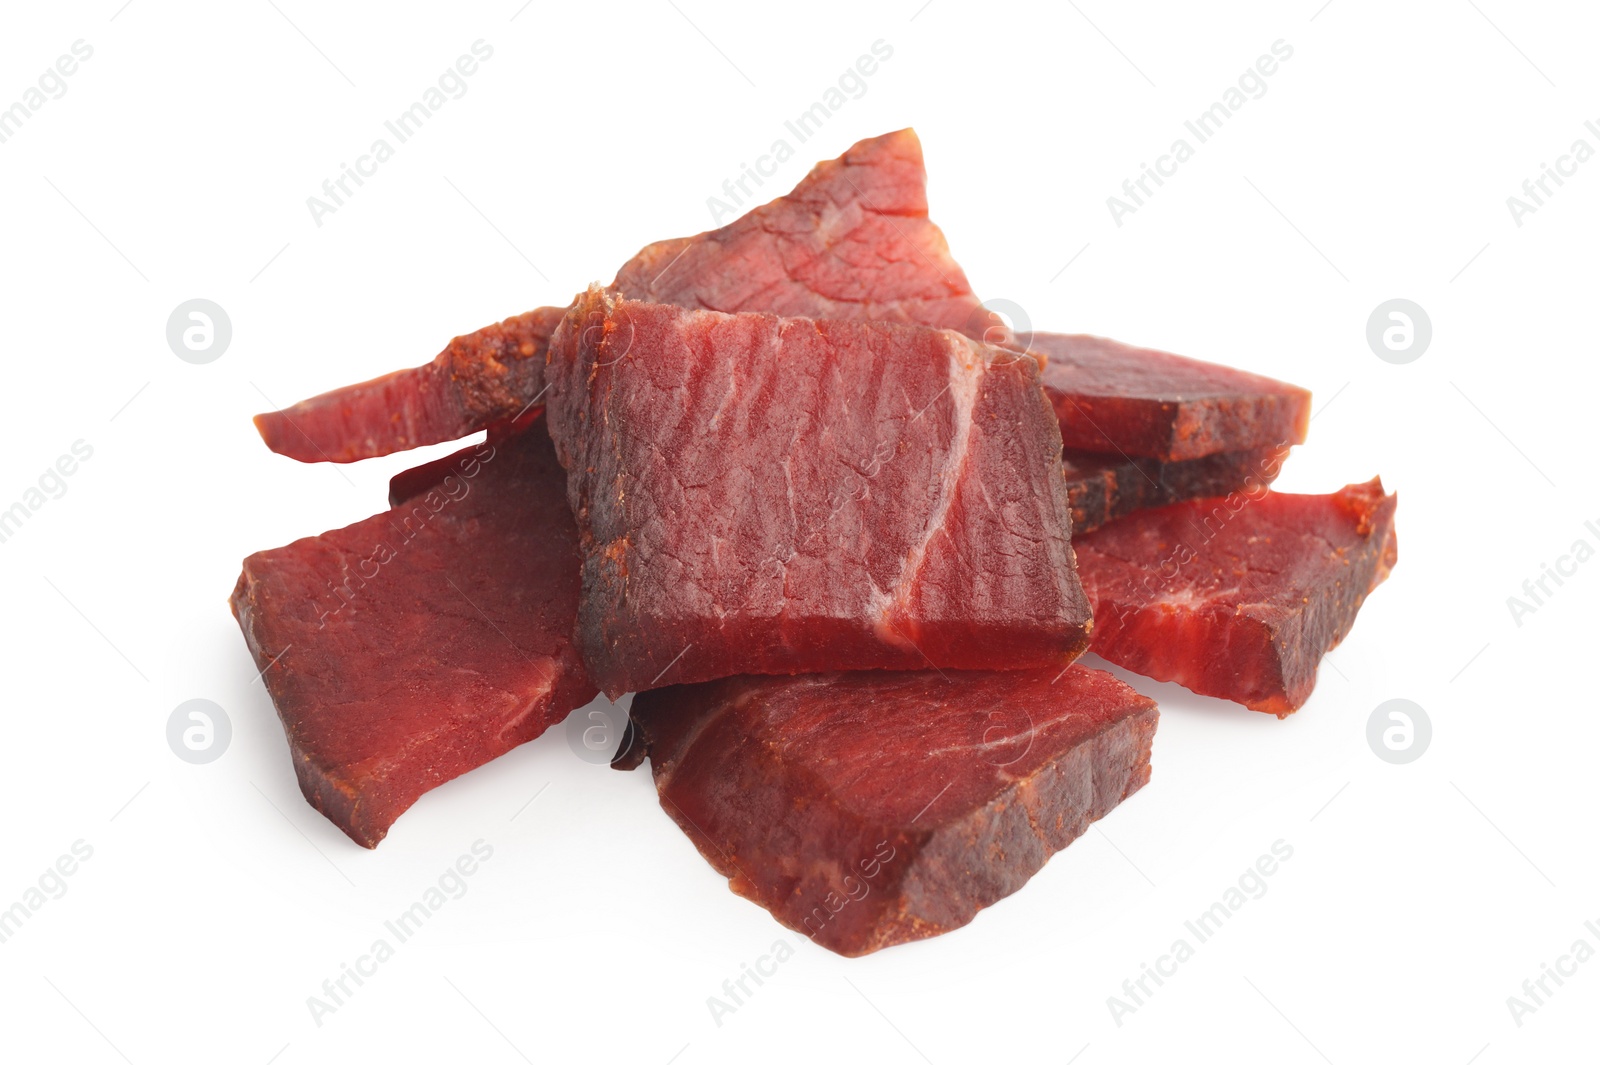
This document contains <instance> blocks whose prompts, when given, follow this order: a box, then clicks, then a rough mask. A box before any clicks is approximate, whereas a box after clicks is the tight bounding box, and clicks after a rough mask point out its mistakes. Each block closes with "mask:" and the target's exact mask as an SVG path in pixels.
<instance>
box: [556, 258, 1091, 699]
mask: <svg viewBox="0 0 1600 1065" xmlns="http://www.w3.org/2000/svg"><path fill="white" fill-rule="evenodd" d="M550 351H551V360H550V365H549V368H548V374H549V379H550V398H549V407H548V411H549V419H550V432H551V435H552V437H553V438H554V439H555V441H556V449H557V453H558V454H559V455H560V456H561V460H562V463H563V465H565V466H566V468H567V471H568V477H569V482H568V498H569V500H570V502H571V504H572V507H573V511H574V513H576V514H577V515H578V524H579V528H580V530H581V531H582V535H583V550H584V574H583V584H584V592H583V604H582V607H581V608H580V611H579V617H578V630H577V631H578V641H579V645H580V646H581V647H582V649H583V655H584V661H585V662H586V663H587V664H588V666H589V669H590V672H591V674H592V675H593V676H594V678H595V682H596V683H597V684H599V685H600V687H601V689H602V690H603V691H605V692H607V693H608V694H610V695H612V697H613V698H615V697H616V696H617V695H620V694H621V693H623V692H627V691H643V690H645V689H648V688H653V687H659V686H662V685H666V684H678V683H691V682H694V681H701V680H710V679H714V678H716V677H723V676H728V675H731V674H735V673H804V672H814V671H818V670H825V669H915V668H927V667H928V666H930V665H931V666H933V667H935V668H939V669H1007V668H1011V669H1020V668H1027V667H1034V666H1041V667H1042V666H1046V665H1053V666H1054V667H1055V668H1056V669H1058V670H1059V669H1061V668H1063V667H1064V666H1065V665H1066V664H1067V663H1068V662H1070V661H1071V660H1072V659H1073V658H1074V657H1075V656H1076V655H1078V654H1079V653H1080V652H1081V651H1082V649H1083V647H1084V646H1085V644H1086V643H1087V638H1088V637H1087V628H1086V626H1087V624H1088V621H1089V615H1088V608H1087V605H1086V603H1085V602H1084V600H1083V596H1082V591H1081V589H1080V588H1079V586H1078V582H1077V578H1076V577H1075V576H1074V575H1073V563H1072V547H1071V545H1070V543H1069V542H1068V528H1069V522H1070V518H1069V516H1068V512H1067V499H1066V481H1065V479H1064V478H1063V477H1062V476H1061V466H1060V461H1061V459H1060V455H1061V450H1060V449H1061V444H1060V433H1059V430H1058V429H1057V428H1056V422H1055V417H1054V415H1053V414H1052V412H1051V410H1050V406H1049V404H1048V403H1047V402H1046V401H1045V399H1044V395H1043V393H1042V392H1041V391H1040V389H1039V385H1038V364H1037V363H1036V362H1035V361H1034V360H1033V359H1032V358H1030V357H1027V356H1020V355H1018V354H1017V353H1015V352H1011V351H1005V350H1002V349H998V348H990V347H986V346H985V345H982V344H978V343H976V342H975V341H972V340H970V339H968V338H967V337H965V336H963V335H961V334H959V333H956V332H954V331H951V330H934V329H924V328H920V327H916V326H905V325H891V324H888V323H880V322H840V321H812V320H810V319H804V318H779V317H777V316H776V315H770V314H737V315H729V314H720V313H718V312H714V311H690V310H685V309H683V308H679V307H671V306H667V305H665V304H659V303H637V302H632V301H627V300H613V299H612V298H611V297H609V296H607V295H606V294H605V293H604V292H602V291H600V290H598V289H594V290H591V291H590V293H589V294H588V295H587V296H586V297H585V298H584V300H583V301H582V303H581V304H580V305H579V306H578V307H577V308H575V309H574V311H573V312H572V313H571V314H569V315H568V317H567V320H566V321H565V322H564V323H563V324H562V326H561V328H560V329H559V330H557V332H556V335H555V337H554V338H553V339H552V341H551V349H550Z"/></svg>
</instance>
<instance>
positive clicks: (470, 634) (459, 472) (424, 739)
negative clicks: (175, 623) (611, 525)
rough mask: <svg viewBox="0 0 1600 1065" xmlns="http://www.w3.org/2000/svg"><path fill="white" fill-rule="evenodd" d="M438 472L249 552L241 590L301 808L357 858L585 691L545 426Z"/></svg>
mask: <svg viewBox="0 0 1600 1065" xmlns="http://www.w3.org/2000/svg"><path fill="white" fill-rule="evenodd" d="M444 461H445V462H447V463H448V464H449V469H447V470H444V471H437V470H436V471H435V472H437V473H438V474H439V476H438V478H437V482H436V483H435V484H433V485H432V486H427V487H424V488H423V489H422V490H421V492H420V493H419V494H418V495H416V496H414V497H413V498H410V499H409V500H407V501H406V502H404V503H403V504H402V505H400V506H397V507H395V508H394V509H391V510H390V511H388V512H386V513H383V514H379V515H376V516H374V517H371V518H368V519H366V520H365V521H361V522H357V523H356V524H354V525H351V526H349V527H348V528H344V529H339V530H337V531H334V532H329V533H324V534H323V535H321V536H314V537H310V538H308V539H304V540H297V541H295V542H294V543H292V544H290V545H288V546H287V547H280V548H277V549H276V550H272V551H262V552H259V553H257V554H254V555H251V556H250V557H249V558H247V559H245V562H244V573H243V574H242V575H241V576H240V578H239V583H238V586H237V587H236V588H235V589H234V593H233V601H232V602H233V611H234V615H235V616H236V617H237V618H238V620H239V626H240V628H241V629H243V630H244V635H245V641H246V643H247V644H248V645H249V647H250V652H251V654H252V655H253V656H254V658H255V661H256V665H257V666H258V667H259V668H260V669H261V670H262V679H263V681H264V682H265V684H266V688H267V692H268V693H269V694H270V695H271V697H272V702H273V705H274V706H276V707H277V710H278V716H279V718H281V720H282V722H283V728H284V732H285V733H286V734H287V736H288V739H289V747H290V753H291V754H292V756H293V759H294V767H295V773H296V775H297V776H298V777H299V780H300V788H301V790H302V791H303V792H304V793H305V796H306V800H307V801H308V802H310V803H311V805H312V806H314V807H316V808H317V809H318V810H320V811H322V813H323V814H324V815H326V816H327V818H328V819H329V820H331V821H332V822H333V823H334V824H336V825H338V826H339V827H340V828H341V829H343V830H344V832H345V833H346V834H348V835H349V836H350V838H351V839H353V840H355V841H356V842H357V843H359V844H361V845H362V846H364V847H375V846H377V844H378V842H379V841H380V840H382V839H383V837H384V835H385V834H386V833H387V832H388V830H389V826H390V825H392V824H393V823H394V821H395V819H396V818H397V817H399V816H400V815H401V814H402V813H403V812H405V810H406V809H407V808H409V807H410V806H411V805H412V803H414V802H415V801H416V800H417V798H418V797H419V796H421V795H422V794H423V793H424V792H426V791H428V790H429V789H431V788H435V787H438V786H439V785H440V784H443V783H444V782H445V781H447V780H450V779H452V778H454V777H458V776H460V775H461V774H463V773H465V772H467V771H468V770H470V769H473V768H475V767H477V766H480V765H483V764H484V763H485V762H488V761H490V760H491V759H493V758H495V757H497V756H499V755H501V754H503V753H505V752H506V751H508V750H510V749H511V748H513V747H515V746H517V745H518V744H521V743H526V742H527V741H528V740H531V739H533V738H534V737H535V736H538V735H539V734H540V733H542V732H543V731H544V730H545V729H546V728H548V727H549V726H550V725H552V724H555V723H557V722H559V721H561V720H562V719H563V718H564V717H566V715H567V713H568V712H569V711H571V710H572V709H573V708H575V707H578V706H582V705H583V704H584V703H586V702H588V701H589V700H590V699H591V698H593V697H594V693H595V689H594V686H593V684H592V683H591V682H590V681H589V679H588V676H587V674H586V673H585V672H584V669H583V664H582V661H581V659H580V657H579V655H578V652H577V649H576V648H575V647H574V646H573V644H572V626H573V622H574V620H575V618H576V616H577V610H578V595H579V578H578V534H577V528H576V527H575V526H574V525H573V522H572V515H571V512H570V511H569V510H568V509H567V505H566V494H565V493H566V477H565V474H564V473H563V472H562V469H561V467H560V465H559V464H558V463H557V462H556V458H555V454H554V451H553V450H552V448H551V445H550V440H549V435H548V433H547V432H546V431H545V429H544V427H543V425H542V423H541V424H536V425H534V426H533V427H532V428H531V429H530V430H529V431H527V432H526V433H524V434H522V435H520V436H518V437H516V438H514V439H510V440H503V441H501V442H499V443H498V444H496V445H493V446H490V445H479V446H478V447H476V448H469V449H467V450H464V451H462V452H460V453H459V454H457V455H455V456H452V457H451V458H450V459H448V460H444ZM430 465H434V466H437V464H430Z"/></svg>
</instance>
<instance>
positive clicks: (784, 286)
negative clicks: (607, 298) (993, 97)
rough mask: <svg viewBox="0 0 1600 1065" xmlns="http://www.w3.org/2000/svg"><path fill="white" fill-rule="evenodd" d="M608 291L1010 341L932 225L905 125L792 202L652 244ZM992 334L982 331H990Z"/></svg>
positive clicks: (812, 180) (860, 147)
mask: <svg viewBox="0 0 1600 1065" xmlns="http://www.w3.org/2000/svg"><path fill="white" fill-rule="evenodd" d="M611 291H612V293H614V294H615V295H619V296H624V297H627V298H629V299H636V300H650V301H652V302H655V303H673V304H677V305H678V306H680V307H694V308H701V307H703V308H706V309H709V310H713V311H726V312H730V313H731V312H734V311H771V312H772V313H774V314H781V315H790V316H794V317H800V318H854V319H874V320H877V321H885V322H908V323H911V324H913V325H927V326H935V327H939V328H947V329H955V330H958V331H960V332H964V333H967V334H968V335H970V336H972V337H974V338H976V339H979V340H988V341H989V342H991V343H1003V342H1006V341H1008V340H1010V339H1011V337H1010V334H1009V333H1007V332H1006V331H1005V329H1004V326H1003V325H1000V324H999V321H998V319H996V318H994V317H993V316H992V315H990V314H988V313H987V312H985V311H984V310H983V309H982V308H981V307H980V306H979V301H978V297H977V296H976V295H974V294H973V291H972V286H971V285H969V284H968V283H967V277H966V274H964V273H962V271H961V267H960V266H958V265H957V264H956V261H955V260H954V259H953V258H951V256H950V248H949V245H947V244H946V243H945V239H944V234H943V233H941V232H940V231H939V227H938V226H936V225H934V224H933V222H931V221H930V220H929V219H928V192H927V173H926V172H925V171H924V169H923V165H922V143H921V142H920V141H919V140H917V135H916V134H915V133H914V132H912V131H911V130H909V129H903V130H900V131H899V132H897V133H889V134H885V135H884V136H882V137H873V138H872V139H870V140H864V141H861V142H859V143H858V144H856V145H855V146H854V147H852V148H851V149H850V150H849V151H847V152H845V153H844V155H842V156H840V157H839V158H838V159H831V160H829V161H827V162H824V163H818V164H817V165H816V167H814V168H813V169H812V171H811V173H810V174H808V175H806V178H805V180H803V181H801V182H800V184H799V185H797V186H795V188H794V191H793V192H790V193H789V194H788V195H787V196H783V197H780V198H779V199H776V200H773V201H772V202H771V203H769V204H766V205H764V206H762V207H758V208H756V209H755V210H753V211H751V212H750V213H749V214H747V215H745V216H744V217H742V218H740V219H738V220H737V221H734V222H732V223H730V224H729V225H726V226H724V227H723V228H721V229H718V230H714V231H712V232H709V233H702V234H700V235H699V236H696V237H680V238H677V239H675V240H664V241H660V242H658V243H655V244H651V245H650V246H649V247H647V248H645V249H644V250H643V251H641V252H639V254H638V255H636V256H634V257H633V259H632V260H631V261H629V262H628V263H627V264H626V265H625V266H623V268H622V269H621V270H620V271H619V272H618V273H617V278H616V280H615V281H614V282H612V285H611ZM986 334H987V335H986Z"/></svg>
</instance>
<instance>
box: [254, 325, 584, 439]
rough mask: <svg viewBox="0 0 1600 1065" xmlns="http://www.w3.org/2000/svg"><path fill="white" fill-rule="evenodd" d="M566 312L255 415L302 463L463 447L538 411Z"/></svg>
mask: <svg viewBox="0 0 1600 1065" xmlns="http://www.w3.org/2000/svg"><path fill="white" fill-rule="evenodd" d="M565 314H566V311H565V309H563V308H560V307H540V308H539V309H538V310H534V311H529V312H528V313H526V314H519V315H517V316H516V317H515V318H507V319H506V320H505V321H503V322H498V323H496V324H495V325H491V326H486V327H484V328H483V329H480V330H478V331H477V332H476V333H469V334H467V335H466V336H461V337H456V338H455V339H454V340H452V341H451V342H450V346H449V347H447V348H445V349H444V351H442V352H440V353H439V356H438V358H436V359H434V360H433V361H432V362H430V363H428V364H427V365H425V366H418V367H416V368H414V369H410V370H399V371H396V372H395V373H391V374H387V375H385V376H383V377H379V378H377V379H376V380H373V381H367V382H365V383H363V384H359V385H349V386H347V387H345V388H337V389H334V390H333V391H332V392H325V393H323V394H322V395H320V396H315V397H313V398H311V399H307V400H302V401H300V402H299V403H296V404H295V405H294V406H292V407H288V408H286V409H284V410H280V411H274V412H272V413H270V414H258V415H256V429H257V430H259V431H260V433H261V438H262V439H263V440H265V441H266V442H267V446H268V447H269V448H271V449H272V450H273V451H276V452H277V453H278V454H280V455H288V456H289V457H290V458H293V459H299V460H300V461H301V462H356V461H358V460H359V459H367V458H372V457H374V456H377V455H388V454H391V453H393V452H396V451H406V450H409V449H410V448H414V447H422V446H423V445H424V444H437V443H441V442H443V441H446V440H459V439H460V438H461V437H463V436H468V435H470V434H472V433H474V432H477V431H478V430H479V429H483V428H485V427H487V426H489V425H490V424H492V423H494V422H498V421H501V420H503V419H506V418H513V417H515V416H516V415H517V414H518V413H519V412H522V411H523V410H525V408H527V406H528V405H529V404H530V403H532V402H534V401H535V400H536V399H537V398H538V396H539V393H540V392H542V391H543V389H544V361H545V345H546V344H547V343H548V342H549V340H550V334H551V333H552V332H554V331H555V328H556V326H557V325H559V324H560V323H561V318H562V316H563V315H565Z"/></svg>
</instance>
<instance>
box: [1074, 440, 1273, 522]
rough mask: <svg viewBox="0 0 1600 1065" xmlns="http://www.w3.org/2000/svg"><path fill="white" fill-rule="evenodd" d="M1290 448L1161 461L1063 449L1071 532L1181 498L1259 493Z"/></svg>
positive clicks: (1228, 452)
mask: <svg viewBox="0 0 1600 1065" xmlns="http://www.w3.org/2000/svg"><path fill="white" fill-rule="evenodd" d="M1288 453H1289V449H1288V448H1281V449H1279V448H1268V449H1264V450H1259V451H1219V452H1217V453H1216V454H1215V455H1207V456H1205V457H1204V458H1198V459H1183V460H1181V461H1178V462H1162V461H1161V460H1160V459H1143V458H1127V457H1124V456H1121V455H1103V454H1096V453H1094V452H1092V451H1067V452H1065V453H1064V454H1063V455H1062V456H1061V466H1062V470H1063V472H1064V473H1065V474H1066V477H1067V499H1068V500H1069V501H1070V503H1071V505H1072V535H1073V536H1080V535H1082V534H1083V533H1086V532H1090V531H1091V530H1094V529H1098V528H1099V527H1100V526H1102V525H1104V524H1105V523H1106V522H1108V521H1113V520H1115V519H1117V518H1120V517H1122V516H1123V515H1124V514H1131V513H1133V512H1134V511H1136V510H1145V509H1148V508H1150V507H1164V506H1166V505H1167V504H1168V503H1179V502H1182V501H1183V500H1185V499H1203V498H1205V497H1206V496H1225V495H1231V494H1232V493H1234V492H1241V491H1244V492H1252V493H1254V492H1259V491H1260V490H1261V489H1262V488H1264V487H1266V486H1267V485H1269V484H1271V483H1272V482H1273V481H1274V480H1276V479H1277V476H1278V472H1279V470H1280V469H1282V467H1283V460H1284V458H1286V457H1287V456H1288Z"/></svg>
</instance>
